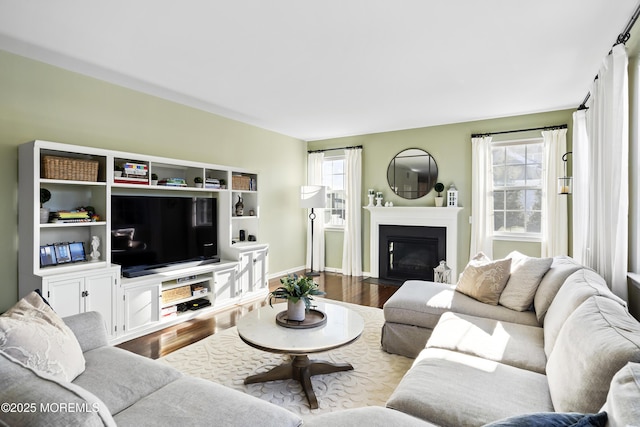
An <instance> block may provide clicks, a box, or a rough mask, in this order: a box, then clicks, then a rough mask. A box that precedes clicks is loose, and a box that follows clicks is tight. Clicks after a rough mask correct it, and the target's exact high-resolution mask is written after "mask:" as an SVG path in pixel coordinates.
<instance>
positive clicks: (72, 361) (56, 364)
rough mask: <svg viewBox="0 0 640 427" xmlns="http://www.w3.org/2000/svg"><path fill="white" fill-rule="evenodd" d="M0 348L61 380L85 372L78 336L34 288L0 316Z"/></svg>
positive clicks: (69, 379) (26, 363)
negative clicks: (33, 290)
mask: <svg viewBox="0 0 640 427" xmlns="http://www.w3.org/2000/svg"><path fill="white" fill-rule="evenodd" d="M0 351H2V352H4V353H6V354H8V355H10V356H11V357H13V358H14V359H16V360H18V361H19V362H21V363H23V364H24V365H26V366H28V367H30V368H32V369H34V370H35V371H38V372H44V373H47V374H49V375H52V376H53V377H55V378H56V379H57V380H59V381H69V382H71V381H73V380H74V379H75V378H76V377H77V376H78V375H80V374H81V373H82V372H84V368H85V360H84V355H83V354H82V349H81V348H80V344H79V343H78V339H77V338H76V336H75V335H74V334H73V332H72V331H71V329H69V327H68V326H67V325H65V324H64V322H63V321H62V319H61V318H60V317H59V316H58V315H57V314H56V312H55V311H53V309H51V307H49V306H48V305H47V304H46V303H45V302H44V300H43V299H42V298H41V297H40V295H38V294H37V293H35V292H31V293H30V294H29V295H27V296H26V297H24V298H23V299H21V300H20V301H18V302H17V303H16V305H14V306H13V307H11V308H10V309H9V310H8V311H7V312H6V313H4V314H2V315H1V316H0Z"/></svg>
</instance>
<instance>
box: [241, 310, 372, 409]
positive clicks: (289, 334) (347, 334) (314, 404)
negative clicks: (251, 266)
mask: <svg viewBox="0 0 640 427" xmlns="http://www.w3.org/2000/svg"><path fill="white" fill-rule="evenodd" d="M313 303H315V304H314V308H315V309H316V310H320V311H322V312H324V313H325V314H326V315H327V322H326V323H325V324H324V325H322V326H318V327H314V328H308V329H294V328H288V327H285V326H281V325H279V324H278V323H277V322H276V315H277V314H278V313H280V312H281V311H284V310H286V309H287V304H274V305H273V308H272V307H270V306H268V305H267V306H264V307H262V308H260V309H258V310H254V311H251V312H249V313H248V314H246V315H245V316H243V317H242V318H240V320H238V323H237V327H238V335H240V338H242V340H243V341H244V342H246V343H247V344H249V345H250V346H252V347H255V348H258V349H260V350H264V351H268V352H271V353H284V354H288V355H290V356H291V362H289V363H285V364H282V365H280V366H276V367H275V368H273V369H271V370H270V371H268V372H265V373H261V374H256V375H251V376H249V377H247V379H245V380H244V383H245V384H253V383H259V382H265V381H276V380H285V379H294V380H297V381H299V382H300V384H301V385H302V389H303V390H304V393H305V395H306V396H307V400H308V401H309V406H310V407H311V408H312V409H316V408H318V399H317V398H316V395H315V393H314V392H313V386H312V384H311V377H312V376H314V375H322V374H330V373H333V372H340V371H349V370H352V369H353V366H352V365H351V364H350V363H331V362H327V361H322V360H310V359H309V356H308V355H309V354H312V353H320V352H323V351H328V350H331V349H334V348H338V347H342V346H343V345H347V344H350V343H352V342H354V341H355V340H357V339H358V338H359V337H360V335H361V334H362V330H363V328H364V320H363V319H362V316H360V315H359V314H358V313H356V312H354V311H353V310H349V309H348V308H346V307H343V306H341V305H337V304H331V303H327V302H324V301H319V300H318V299H314V301H313Z"/></svg>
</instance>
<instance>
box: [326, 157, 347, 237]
mask: <svg viewBox="0 0 640 427" xmlns="http://www.w3.org/2000/svg"><path fill="white" fill-rule="evenodd" d="M335 161H342V166H343V167H342V173H341V174H340V175H343V185H344V184H346V182H345V181H346V180H345V179H344V178H345V177H346V164H345V162H346V156H345V155H344V153H340V154H334V155H327V154H326V153H325V156H324V158H323V159H322V185H325V186H326V187H327V190H326V197H327V202H326V209H325V210H324V218H323V219H324V228H325V230H344V225H345V222H346V211H345V206H344V203H343V207H342V208H337V207H334V206H332V200H335V196H336V195H340V194H342V199H343V200H344V197H345V190H344V187H343V189H342V190H335V189H333V188H331V184H330V183H331V181H332V180H331V179H330V178H329V177H327V176H325V173H324V165H325V163H327V162H335ZM333 175H338V174H332V176H333ZM335 210H341V211H342V216H341V218H343V217H344V218H343V219H344V221H342V223H336V222H335V221H332V217H331V215H332V213H333V212H334V211H335Z"/></svg>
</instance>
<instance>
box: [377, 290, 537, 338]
mask: <svg viewBox="0 0 640 427" xmlns="http://www.w3.org/2000/svg"><path fill="white" fill-rule="evenodd" d="M447 311H454V312H456V313H463V314H469V315H472V316H478V317H488V318H491V319H496V320H503V321H506V322H514V323H521V324H523V325H536V326H537V325H538V320H537V319H536V315H535V313H533V312H531V311H523V312H518V311H514V310H511V309H508V308H506V307H502V306H499V305H490V304H484V303H482V302H480V301H478V300H475V299H473V298H471V297H468V296H466V295H464V294H461V293H460V292H456V291H455V285H448V284H445V283H435V282H427V281H424V280H408V281H406V282H404V283H403V284H402V286H401V287H400V289H398V290H397V291H396V292H395V293H394V294H393V295H392V296H391V297H390V298H389V299H388V300H387V302H386V303H385V304H384V318H385V321H387V322H393V323H403V324H407V325H415V326H420V327H423V328H428V329H433V328H434V327H435V326H436V324H437V323H438V320H440V316H441V315H442V313H445V312H447Z"/></svg>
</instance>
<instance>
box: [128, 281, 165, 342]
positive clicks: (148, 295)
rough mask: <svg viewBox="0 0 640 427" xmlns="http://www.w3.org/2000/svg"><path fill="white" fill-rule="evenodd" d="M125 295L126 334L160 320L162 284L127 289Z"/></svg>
mask: <svg viewBox="0 0 640 427" xmlns="http://www.w3.org/2000/svg"><path fill="white" fill-rule="evenodd" d="M123 294H124V333H127V334H128V333H131V332H134V331H136V330H137V329H142V328H144V327H146V326H148V325H151V324H153V323H155V322H158V321H159V320H160V284H150V285H139V286H131V287H127V288H125V289H124V290H123Z"/></svg>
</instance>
